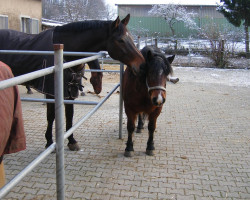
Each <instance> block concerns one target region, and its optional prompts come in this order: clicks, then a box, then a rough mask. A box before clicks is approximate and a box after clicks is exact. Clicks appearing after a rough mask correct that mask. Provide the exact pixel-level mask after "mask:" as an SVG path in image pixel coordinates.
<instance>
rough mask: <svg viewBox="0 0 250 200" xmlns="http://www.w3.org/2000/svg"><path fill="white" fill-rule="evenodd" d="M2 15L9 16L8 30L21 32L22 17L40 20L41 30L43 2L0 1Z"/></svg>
mask: <svg viewBox="0 0 250 200" xmlns="http://www.w3.org/2000/svg"><path fill="white" fill-rule="evenodd" d="M0 15H6V16H8V28H9V29H13V30H17V31H21V17H27V18H33V19H37V20H39V30H41V19H42V0H0Z"/></svg>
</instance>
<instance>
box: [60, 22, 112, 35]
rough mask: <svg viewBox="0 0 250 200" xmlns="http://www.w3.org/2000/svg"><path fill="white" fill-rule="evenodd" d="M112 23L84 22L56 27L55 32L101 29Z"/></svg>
mask: <svg viewBox="0 0 250 200" xmlns="http://www.w3.org/2000/svg"><path fill="white" fill-rule="evenodd" d="M111 23H112V21H102V20H86V21H79V22H72V23H69V24H65V25H63V26H57V27H56V28H55V32H82V31H87V30H93V29H99V28H103V27H105V26H106V25H109V24H111Z"/></svg>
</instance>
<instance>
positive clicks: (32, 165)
mask: <svg viewBox="0 0 250 200" xmlns="http://www.w3.org/2000/svg"><path fill="white" fill-rule="evenodd" d="M119 86H120V83H119V84H117V85H116V86H115V87H114V88H113V89H112V90H111V91H110V92H109V93H108V94H107V95H106V96H105V98H104V99H103V100H102V101H100V102H99V103H98V104H97V105H96V106H95V107H94V108H93V109H92V110H91V111H90V112H88V113H87V114H86V115H85V116H84V117H83V118H81V119H80V120H79V121H78V122H77V123H76V124H75V125H74V126H72V128H71V129H69V130H68V131H67V132H66V133H65V134H64V140H65V139H67V138H68V137H69V136H70V135H71V134H72V133H73V132H74V131H75V130H76V129H77V128H78V127H79V126H81V125H82V123H83V122H85V121H86V120H87V119H88V118H90V117H91V116H92V115H93V114H94V113H95V112H96V111H97V110H98V109H99V108H100V107H101V105H102V104H103V103H104V102H105V101H107V100H108V98H109V97H110V96H111V95H112V94H113V93H114V92H115V90H116V89H117V88H118V87H119ZM55 147H56V143H55V142H54V143H53V144H51V145H50V146H49V147H48V148H47V149H46V150H45V151H44V152H42V153H41V154H40V155H39V156H38V157H37V158H36V159H34V160H33V161H32V162H31V163H30V164H29V165H28V166H27V167H25V168H24V169H23V170H22V171H21V172H20V173H19V174H18V175H16V176H15V177H14V178H13V179H12V180H11V181H10V182H9V183H8V184H6V185H5V186H4V187H3V188H1V189H0V199H1V198H2V197H4V196H5V195H6V194H8V192H9V191H10V190H11V188H13V187H14V186H15V185H16V184H18V183H19V181H21V180H22V179H23V178H24V177H25V176H26V175H27V174H28V173H29V172H31V171H32V170H33V169H34V168H35V167H36V166H37V165H38V164H39V163H40V162H42V161H43V160H44V159H45V158H46V157H47V156H48V155H50V154H51V153H52V152H53V151H54V150H55Z"/></svg>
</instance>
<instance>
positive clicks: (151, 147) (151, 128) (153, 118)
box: [146, 109, 161, 156]
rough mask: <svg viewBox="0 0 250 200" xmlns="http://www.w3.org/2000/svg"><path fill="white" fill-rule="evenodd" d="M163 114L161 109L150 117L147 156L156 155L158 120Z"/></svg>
mask: <svg viewBox="0 0 250 200" xmlns="http://www.w3.org/2000/svg"><path fill="white" fill-rule="evenodd" d="M160 112H161V109H159V110H157V111H156V112H154V113H152V114H151V115H149V122H148V142H147V149H146V154H147V155H149V156H153V155H154V150H155V147H154V132H155V128H156V120H157V117H158V116H159V114H160Z"/></svg>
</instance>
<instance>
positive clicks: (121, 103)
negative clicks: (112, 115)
mask: <svg viewBox="0 0 250 200" xmlns="http://www.w3.org/2000/svg"><path fill="white" fill-rule="evenodd" d="M123 72H124V64H123V63H120V99H119V139H122V118H123V98H122V81H123Z"/></svg>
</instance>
